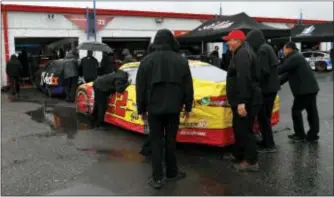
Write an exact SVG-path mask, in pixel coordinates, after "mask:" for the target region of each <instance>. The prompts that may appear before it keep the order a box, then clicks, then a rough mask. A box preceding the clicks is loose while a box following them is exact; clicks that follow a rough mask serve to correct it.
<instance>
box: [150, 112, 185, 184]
mask: <svg viewBox="0 0 334 197" xmlns="http://www.w3.org/2000/svg"><path fill="white" fill-rule="evenodd" d="M179 123H180V114H164V115H152V114H150V113H148V124H149V127H150V135H151V146H152V169H153V172H152V177H153V179H154V180H155V181H157V180H162V178H163V176H164V174H163V169H162V159H163V158H162V157H163V149H164V147H163V143H162V139H163V138H164V136H165V151H166V152H165V161H166V176H167V177H174V176H176V175H177V174H178V167H177V161H176V155H175V151H176V134H177V131H178V128H179Z"/></svg>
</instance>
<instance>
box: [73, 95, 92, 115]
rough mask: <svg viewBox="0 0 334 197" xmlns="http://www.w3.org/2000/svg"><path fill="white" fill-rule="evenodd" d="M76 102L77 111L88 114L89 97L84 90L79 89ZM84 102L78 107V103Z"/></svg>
mask: <svg viewBox="0 0 334 197" xmlns="http://www.w3.org/2000/svg"><path fill="white" fill-rule="evenodd" d="M76 103H77V112H80V113H83V114H89V112H90V111H91V110H90V105H89V98H88V95H87V93H86V91H85V90H82V89H79V90H78V92H77V96H76ZM81 103H84V106H81V107H80V104H81Z"/></svg>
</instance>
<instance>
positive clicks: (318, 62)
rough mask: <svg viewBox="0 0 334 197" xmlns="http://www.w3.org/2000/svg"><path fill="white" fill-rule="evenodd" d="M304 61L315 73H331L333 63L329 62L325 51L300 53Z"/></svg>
mask: <svg viewBox="0 0 334 197" xmlns="http://www.w3.org/2000/svg"><path fill="white" fill-rule="evenodd" d="M302 54H303V56H304V57H305V59H306V60H307V61H308V62H309V64H310V66H311V68H312V70H315V71H320V72H323V71H331V70H332V69H333V63H332V62H331V59H330V56H329V53H328V52H325V51H305V52H302Z"/></svg>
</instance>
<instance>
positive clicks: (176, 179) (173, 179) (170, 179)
mask: <svg viewBox="0 0 334 197" xmlns="http://www.w3.org/2000/svg"><path fill="white" fill-rule="evenodd" d="M186 177H187V173H185V172H179V173H177V175H176V176H173V177H168V176H167V180H168V181H179V180H182V179H185V178H186Z"/></svg>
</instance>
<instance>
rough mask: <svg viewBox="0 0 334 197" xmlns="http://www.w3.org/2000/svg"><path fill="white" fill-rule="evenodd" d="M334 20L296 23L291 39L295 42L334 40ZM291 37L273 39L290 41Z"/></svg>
mask: <svg viewBox="0 0 334 197" xmlns="http://www.w3.org/2000/svg"><path fill="white" fill-rule="evenodd" d="M333 28H334V22H333V21H331V22H327V23H319V24H313V25H296V26H295V27H294V28H292V29H291V35H290V36H291V40H292V41H295V42H303V41H304V42H305V41H306V42H307V41H319V42H321V41H322V42H328V41H334V30H333ZM289 39H290V37H283V38H278V39H274V40H273V41H282V40H284V41H288V40H289Z"/></svg>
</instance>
